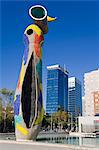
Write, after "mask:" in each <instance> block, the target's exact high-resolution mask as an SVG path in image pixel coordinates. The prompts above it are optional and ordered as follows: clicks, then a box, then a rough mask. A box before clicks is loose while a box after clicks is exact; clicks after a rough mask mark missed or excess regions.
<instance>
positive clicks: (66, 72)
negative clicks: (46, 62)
mask: <svg viewBox="0 0 99 150" xmlns="http://www.w3.org/2000/svg"><path fill="white" fill-rule="evenodd" d="M47 69H48V70H55V69H59V70H61V71H62V72H64V73H65V74H68V71H67V70H66V69H64V68H62V67H61V66H60V65H59V64H56V65H50V66H47Z"/></svg>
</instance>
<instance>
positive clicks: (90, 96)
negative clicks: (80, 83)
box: [84, 69, 99, 116]
mask: <svg viewBox="0 0 99 150" xmlns="http://www.w3.org/2000/svg"><path fill="white" fill-rule="evenodd" d="M84 91H85V95H84V111H85V113H84V115H85V116H98V115H99V69H98V70H95V71H91V72H88V73H85V74H84Z"/></svg>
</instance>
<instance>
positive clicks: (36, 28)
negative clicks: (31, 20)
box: [24, 24, 42, 36]
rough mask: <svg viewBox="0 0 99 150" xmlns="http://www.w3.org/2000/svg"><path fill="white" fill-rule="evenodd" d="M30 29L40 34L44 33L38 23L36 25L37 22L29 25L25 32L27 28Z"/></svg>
mask: <svg viewBox="0 0 99 150" xmlns="http://www.w3.org/2000/svg"><path fill="white" fill-rule="evenodd" d="M29 29H32V30H34V31H35V32H36V33H37V34H38V35H39V36H40V35H41V34H42V30H41V29H40V28H39V27H38V26H37V25H35V24H31V25H29V26H28V27H27V28H26V30H25V32H26V31H27V30H29ZM25 32H24V33H25Z"/></svg>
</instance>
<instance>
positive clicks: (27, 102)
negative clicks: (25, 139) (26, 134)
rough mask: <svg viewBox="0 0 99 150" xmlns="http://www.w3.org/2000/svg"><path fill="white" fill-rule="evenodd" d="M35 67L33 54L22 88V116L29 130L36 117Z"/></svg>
mask: <svg viewBox="0 0 99 150" xmlns="http://www.w3.org/2000/svg"><path fill="white" fill-rule="evenodd" d="M35 89H36V86H35V66H34V58H33V54H32V56H31V58H30V61H29V64H28V66H27V69H26V73H25V77H24V81H23V86H22V97H21V102H22V114H23V119H24V122H25V123H26V126H27V128H30V127H31V124H32V121H33V118H34V116H35V109H34V108H35V98H36V93H35Z"/></svg>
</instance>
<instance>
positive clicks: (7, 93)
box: [0, 88, 14, 106]
mask: <svg viewBox="0 0 99 150" xmlns="http://www.w3.org/2000/svg"><path fill="white" fill-rule="evenodd" d="M0 94H1V95H2V96H3V98H2V99H3V101H4V105H5V106H6V105H7V103H9V102H10V97H11V96H12V97H14V91H13V90H8V89H6V88H3V89H1V90H0Z"/></svg>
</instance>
